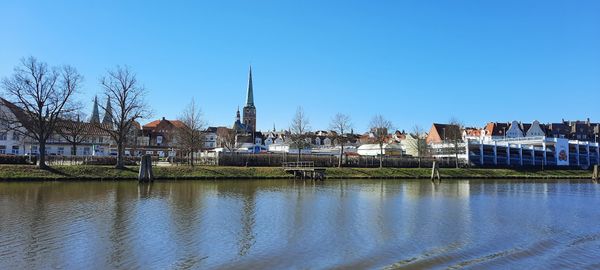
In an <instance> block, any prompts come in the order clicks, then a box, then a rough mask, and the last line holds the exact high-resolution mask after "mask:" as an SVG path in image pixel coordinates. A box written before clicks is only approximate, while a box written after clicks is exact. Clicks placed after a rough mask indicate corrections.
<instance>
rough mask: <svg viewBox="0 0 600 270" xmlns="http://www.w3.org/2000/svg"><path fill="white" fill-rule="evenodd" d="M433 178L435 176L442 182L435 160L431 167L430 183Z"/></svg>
mask: <svg viewBox="0 0 600 270" xmlns="http://www.w3.org/2000/svg"><path fill="white" fill-rule="evenodd" d="M434 176H437V179H438V180H439V181H442V178H440V168H439V167H438V164H437V162H436V161H435V160H434V161H433V166H432V167H431V181H434V179H435V177H434Z"/></svg>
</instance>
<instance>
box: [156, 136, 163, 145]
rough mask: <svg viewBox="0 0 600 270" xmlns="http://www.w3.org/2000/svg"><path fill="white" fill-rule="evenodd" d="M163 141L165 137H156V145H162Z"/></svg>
mask: <svg viewBox="0 0 600 270" xmlns="http://www.w3.org/2000/svg"><path fill="white" fill-rule="evenodd" d="M162 141H163V137H162V136H156V144H161V143H162Z"/></svg>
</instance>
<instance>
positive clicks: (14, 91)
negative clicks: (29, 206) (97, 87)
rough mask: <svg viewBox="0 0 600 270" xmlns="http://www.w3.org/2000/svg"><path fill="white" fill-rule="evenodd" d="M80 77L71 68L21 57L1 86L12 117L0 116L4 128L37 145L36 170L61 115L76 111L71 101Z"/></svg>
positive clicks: (44, 157)
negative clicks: (49, 65) (50, 66)
mask: <svg viewBox="0 0 600 270" xmlns="http://www.w3.org/2000/svg"><path fill="white" fill-rule="evenodd" d="M82 80H83V77H82V76H81V75H79V73H78V72H77V70H75V68H73V67H71V66H61V67H53V68H48V65H47V64H46V63H44V62H41V61H38V60H37V59H36V58H34V57H29V58H24V59H22V60H21V65H20V66H17V67H15V69H14V74H13V76H12V77H9V78H4V79H3V80H2V86H3V88H4V90H5V93H6V96H7V98H8V99H9V100H8V101H9V102H11V104H13V105H14V108H10V109H11V111H12V114H13V115H15V116H16V117H10V116H9V114H7V113H3V114H2V118H3V119H2V120H3V121H5V125H7V127H8V129H10V130H13V131H15V132H17V133H18V134H20V135H23V136H26V137H29V138H31V139H32V140H34V141H36V142H37V144H38V146H39V159H38V167H40V168H43V169H45V168H48V166H47V165H46V142H47V140H48V138H50V136H52V134H54V132H55V131H56V124H57V122H58V120H59V119H60V117H61V115H64V114H68V113H70V112H72V111H74V110H75V109H76V105H75V103H73V102H72V99H73V96H74V95H75V93H76V92H77V91H78V90H79V87H80V84H81V81H82Z"/></svg>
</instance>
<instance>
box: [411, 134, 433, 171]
mask: <svg viewBox="0 0 600 270" xmlns="http://www.w3.org/2000/svg"><path fill="white" fill-rule="evenodd" d="M409 136H411V137H412V138H411V139H408V140H406V141H407V147H409V148H411V149H412V151H414V152H415V153H416V154H417V158H418V160H419V168H421V159H422V158H423V157H424V156H426V155H427V153H428V149H429V148H428V146H427V142H426V139H425V130H424V129H423V128H421V127H420V126H419V125H415V126H414V127H413V130H412V132H411V133H410V134H409Z"/></svg>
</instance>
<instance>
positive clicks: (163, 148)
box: [139, 117, 185, 157]
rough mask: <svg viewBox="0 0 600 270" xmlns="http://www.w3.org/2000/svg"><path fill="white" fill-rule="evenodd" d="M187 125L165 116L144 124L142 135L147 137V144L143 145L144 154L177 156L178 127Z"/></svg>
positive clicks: (142, 151)
mask: <svg viewBox="0 0 600 270" xmlns="http://www.w3.org/2000/svg"><path fill="white" fill-rule="evenodd" d="M183 127H185V124H184V123H183V122H181V121H179V120H167V119H165V118H164V117H163V118H162V119H159V120H154V121H152V122H150V123H148V124H145V125H143V126H142V136H143V137H145V138H147V143H148V144H146V145H142V147H143V148H142V149H140V150H139V151H141V153H142V154H149V155H155V156H159V157H165V156H175V154H176V151H177V148H178V145H177V129H178V128H183Z"/></svg>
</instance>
